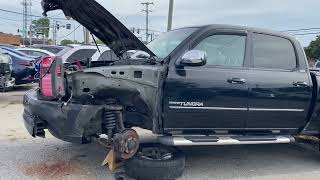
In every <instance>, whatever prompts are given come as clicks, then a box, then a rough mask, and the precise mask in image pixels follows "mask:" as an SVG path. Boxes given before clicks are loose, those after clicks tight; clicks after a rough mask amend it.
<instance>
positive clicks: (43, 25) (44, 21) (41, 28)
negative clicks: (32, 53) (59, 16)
mask: <svg viewBox="0 0 320 180" xmlns="http://www.w3.org/2000/svg"><path fill="white" fill-rule="evenodd" d="M49 29H50V20H49V19H48V18H40V19H38V20H33V21H32V31H33V32H35V33H36V34H43V35H45V37H47V38H48V37H49Z"/></svg>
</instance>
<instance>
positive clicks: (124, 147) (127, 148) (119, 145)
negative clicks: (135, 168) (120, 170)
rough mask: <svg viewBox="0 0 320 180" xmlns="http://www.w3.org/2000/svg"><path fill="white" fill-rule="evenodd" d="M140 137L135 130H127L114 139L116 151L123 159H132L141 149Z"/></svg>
mask: <svg viewBox="0 0 320 180" xmlns="http://www.w3.org/2000/svg"><path fill="white" fill-rule="evenodd" d="M139 143H140V140H139V135H138V133H137V132H136V131H135V130H133V129H125V130H124V131H122V132H121V133H119V134H116V135H115V137H114V149H115V151H116V152H117V153H118V154H119V155H120V157H121V158H122V159H125V160H126V159H130V158H132V157H133V156H134V155H135V154H136V153H137V151H138V149H139Z"/></svg>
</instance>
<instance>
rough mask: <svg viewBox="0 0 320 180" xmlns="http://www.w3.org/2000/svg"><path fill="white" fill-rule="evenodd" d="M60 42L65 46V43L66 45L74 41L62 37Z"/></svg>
mask: <svg viewBox="0 0 320 180" xmlns="http://www.w3.org/2000/svg"><path fill="white" fill-rule="evenodd" d="M60 44H61V45H62V46H66V45H68V44H74V42H73V41H71V40H69V39H64V40H62V41H61V43H60Z"/></svg>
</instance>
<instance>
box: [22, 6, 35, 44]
mask: <svg viewBox="0 0 320 180" xmlns="http://www.w3.org/2000/svg"><path fill="white" fill-rule="evenodd" d="M21 5H22V7H23V8H22V14H23V24H22V40H23V42H22V44H23V45H25V40H26V39H27V34H28V20H30V22H31V18H30V19H29V17H31V16H30V15H31V6H32V3H31V0H23V1H22V3H21ZM30 31H31V29H30Z"/></svg>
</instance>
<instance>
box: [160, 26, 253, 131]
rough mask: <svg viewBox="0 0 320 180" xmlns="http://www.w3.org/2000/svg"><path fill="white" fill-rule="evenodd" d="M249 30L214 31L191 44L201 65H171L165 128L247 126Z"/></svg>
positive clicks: (166, 88)
mask: <svg viewBox="0 0 320 180" xmlns="http://www.w3.org/2000/svg"><path fill="white" fill-rule="evenodd" d="M246 42H247V35H246V32H214V33H212V34H210V35H208V36H205V37H204V38H202V39H200V40H199V41H198V43H196V44H194V45H191V47H193V48H191V49H195V50H201V51H205V52H206V53H207V55H208V59H207V64H206V65H205V66H201V67H187V66H185V67H182V68H178V67H172V68H170V70H169V74H168V77H167V80H166V83H165V102H164V106H165V107H164V109H165V114H164V116H165V117H164V129H165V130H166V131H170V130H210V129H244V128H245V122H246V120H247V116H248V107H247V106H248V86H247V84H246V78H247V74H248V70H247V68H245V67H244V64H245V61H246V57H247V56H248V55H247V53H246V44H247V43H246Z"/></svg>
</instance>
